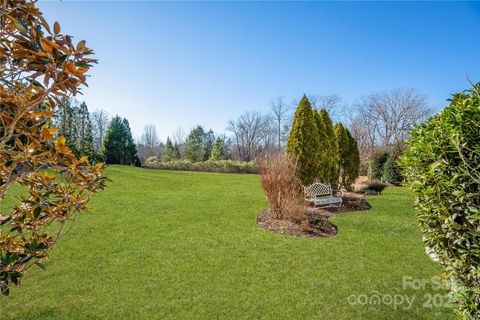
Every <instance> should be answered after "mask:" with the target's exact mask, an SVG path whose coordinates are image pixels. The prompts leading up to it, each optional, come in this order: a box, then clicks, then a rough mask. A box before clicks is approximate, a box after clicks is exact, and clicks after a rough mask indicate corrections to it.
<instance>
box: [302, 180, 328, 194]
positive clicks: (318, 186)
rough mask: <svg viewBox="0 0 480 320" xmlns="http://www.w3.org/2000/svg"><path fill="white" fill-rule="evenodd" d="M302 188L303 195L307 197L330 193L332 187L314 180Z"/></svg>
mask: <svg viewBox="0 0 480 320" xmlns="http://www.w3.org/2000/svg"><path fill="white" fill-rule="evenodd" d="M303 189H304V191H305V196H307V197H315V196H331V195H332V187H331V186H330V185H329V184H324V183H320V182H314V183H312V184H311V185H309V186H308V187H303Z"/></svg>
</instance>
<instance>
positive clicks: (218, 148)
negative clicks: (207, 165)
mask: <svg viewBox="0 0 480 320" xmlns="http://www.w3.org/2000/svg"><path fill="white" fill-rule="evenodd" d="M224 159H225V143H224V142H223V140H222V139H220V137H218V138H217V140H215V143H214V144H213V148H212V153H211V155H210V160H214V161H217V160H224Z"/></svg>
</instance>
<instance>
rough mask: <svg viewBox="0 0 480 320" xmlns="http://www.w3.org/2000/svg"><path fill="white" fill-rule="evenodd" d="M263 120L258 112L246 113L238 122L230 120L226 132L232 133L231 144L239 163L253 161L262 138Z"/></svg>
mask: <svg viewBox="0 0 480 320" xmlns="http://www.w3.org/2000/svg"><path fill="white" fill-rule="evenodd" d="M264 126H265V119H264V117H263V116H262V115H261V113H259V112H246V113H244V114H243V115H241V116H240V117H239V118H238V120H236V121H234V120H230V121H229V123H228V127H227V130H228V131H230V132H232V133H233V135H234V137H233V144H234V148H235V149H236V152H237V156H238V158H239V160H241V161H250V160H253V159H254V158H255V156H256V154H257V151H258V148H259V146H260V142H261V141H262V138H263V134H262V133H263V132H262V129H264Z"/></svg>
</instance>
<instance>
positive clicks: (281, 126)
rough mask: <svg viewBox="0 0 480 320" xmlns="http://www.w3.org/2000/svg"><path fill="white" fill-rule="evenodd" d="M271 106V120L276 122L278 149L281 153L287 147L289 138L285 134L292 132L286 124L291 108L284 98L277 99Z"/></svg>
mask: <svg viewBox="0 0 480 320" xmlns="http://www.w3.org/2000/svg"><path fill="white" fill-rule="evenodd" d="M270 106H271V109H270V112H271V120H272V121H273V122H274V127H275V135H276V140H277V147H278V150H279V151H280V150H282V148H283V146H284V145H285V141H286V136H287V135H286V134H285V132H286V131H290V130H289V126H288V124H287V123H286V122H287V115H288V112H289V111H290V108H289V107H288V105H287V104H286V103H285V101H284V100H283V98H282V97H277V98H276V99H274V100H272V101H271V103H270Z"/></svg>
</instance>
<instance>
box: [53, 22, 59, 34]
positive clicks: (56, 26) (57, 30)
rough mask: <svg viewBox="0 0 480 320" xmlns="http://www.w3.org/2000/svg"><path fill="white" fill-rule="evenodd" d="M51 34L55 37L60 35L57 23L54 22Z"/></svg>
mask: <svg viewBox="0 0 480 320" xmlns="http://www.w3.org/2000/svg"><path fill="white" fill-rule="evenodd" d="M53 32H54V33H55V34H56V35H57V34H59V33H60V24H59V23H58V21H55V23H54V24H53Z"/></svg>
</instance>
